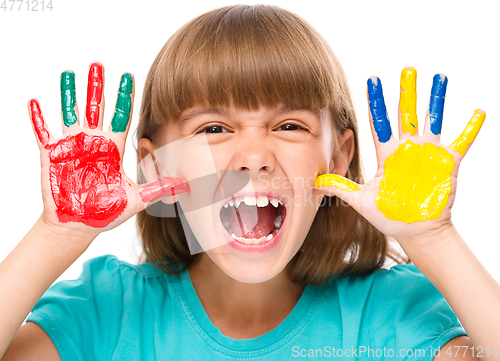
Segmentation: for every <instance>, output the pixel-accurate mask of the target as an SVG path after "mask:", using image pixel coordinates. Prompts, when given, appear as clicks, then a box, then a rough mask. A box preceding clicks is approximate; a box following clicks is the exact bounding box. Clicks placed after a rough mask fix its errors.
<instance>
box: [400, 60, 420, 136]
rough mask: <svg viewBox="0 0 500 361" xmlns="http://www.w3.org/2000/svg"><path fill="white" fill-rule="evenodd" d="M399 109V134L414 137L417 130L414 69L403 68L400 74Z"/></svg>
mask: <svg viewBox="0 0 500 361" xmlns="http://www.w3.org/2000/svg"><path fill="white" fill-rule="evenodd" d="M399 109H400V111H401V133H402V134H406V133H410V135H415V134H416V133H417V130H418V119H417V71H416V70H415V69H414V68H405V69H403V71H402V72H401V94H400V98H399Z"/></svg>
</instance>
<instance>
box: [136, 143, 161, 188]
mask: <svg viewBox="0 0 500 361" xmlns="http://www.w3.org/2000/svg"><path fill="white" fill-rule="evenodd" d="M156 148H157V147H156V146H155V145H154V144H153V142H152V141H151V140H149V139H147V138H141V139H139V142H138V143H137V152H138V153H139V169H138V171H139V180H140V183H141V184H143V183H149V182H154V181H156V180H158V179H160V178H161V177H162V176H161V174H160V170H159V168H158V165H157V163H156V158H155V156H154V151H155V150H156Z"/></svg>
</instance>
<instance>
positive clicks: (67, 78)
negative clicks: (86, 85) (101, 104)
mask: <svg viewBox="0 0 500 361" xmlns="http://www.w3.org/2000/svg"><path fill="white" fill-rule="evenodd" d="M75 104H76V94H75V73H73V72H72V71H65V72H64V73H62V74H61V108H62V114H63V121H64V125H65V126H67V127H69V126H70V125H73V124H75V123H76V120H77V118H76V112H75Z"/></svg>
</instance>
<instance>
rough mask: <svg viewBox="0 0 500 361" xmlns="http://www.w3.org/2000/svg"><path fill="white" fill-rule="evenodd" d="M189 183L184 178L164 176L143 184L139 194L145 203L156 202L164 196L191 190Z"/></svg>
mask: <svg viewBox="0 0 500 361" xmlns="http://www.w3.org/2000/svg"><path fill="white" fill-rule="evenodd" d="M190 190H191V189H190V188H189V184H188V182H187V181H185V180H184V179H182V178H177V177H163V178H160V179H157V180H155V181H153V182H149V183H146V184H141V185H140V186H139V195H140V197H141V200H142V203H144V205H146V204H150V203H154V202H156V201H158V200H160V199H161V198H163V197H168V196H173V195H176V194H181V193H186V192H189V191H190Z"/></svg>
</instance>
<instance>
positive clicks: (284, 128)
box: [276, 123, 307, 131]
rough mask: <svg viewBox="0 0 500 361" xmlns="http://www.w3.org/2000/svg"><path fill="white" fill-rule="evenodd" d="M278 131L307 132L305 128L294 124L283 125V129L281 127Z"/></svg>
mask: <svg viewBox="0 0 500 361" xmlns="http://www.w3.org/2000/svg"><path fill="white" fill-rule="evenodd" d="M276 130H305V131H307V130H306V129H305V128H303V127H301V126H300V125H298V124H294V123H286V124H283V125H282V126H281V127H279V128H278V129H276Z"/></svg>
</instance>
